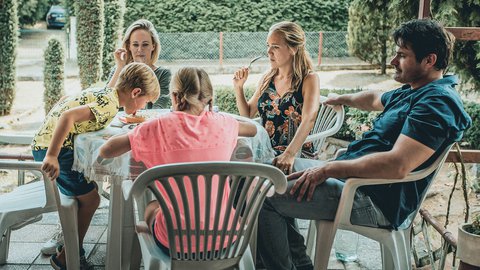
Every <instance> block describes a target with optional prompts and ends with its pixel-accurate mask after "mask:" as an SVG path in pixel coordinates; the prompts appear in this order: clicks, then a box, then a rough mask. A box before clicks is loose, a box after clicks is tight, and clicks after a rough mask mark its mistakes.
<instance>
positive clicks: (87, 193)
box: [32, 63, 160, 269]
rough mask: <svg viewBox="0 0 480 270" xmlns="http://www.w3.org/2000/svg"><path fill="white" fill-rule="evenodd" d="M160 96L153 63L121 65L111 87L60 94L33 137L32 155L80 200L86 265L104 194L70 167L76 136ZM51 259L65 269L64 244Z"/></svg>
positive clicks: (80, 229)
mask: <svg viewBox="0 0 480 270" xmlns="http://www.w3.org/2000/svg"><path fill="white" fill-rule="evenodd" d="M159 96H160V86H159V84H158V80H157V78H156V76H155V74H154V73H153V71H152V70H151V68H150V67H148V66H147V65H145V64H142V63H131V64H129V65H127V66H125V67H124V68H123V70H122V72H121V73H120V75H119V79H118V81H117V83H116V84H115V86H114V87H113V88H108V87H107V88H104V89H86V90H84V91H81V92H80V93H79V94H78V95H76V96H69V97H65V98H63V99H61V100H60V101H59V102H58V103H57V104H56V105H55V106H54V107H53V108H52V109H51V110H50V112H49V113H48V115H47V116H46V118H45V121H44V123H43V125H42V126H41V127H40V129H39V131H38V132H37V133H36V134H35V136H34V139H33V142H32V153H33V156H34V159H35V160H36V161H43V165H42V170H43V171H44V172H45V173H46V174H47V175H48V176H49V177H50V178H51V179H57V186H58V188H59V190H60V192H62V194H65V195H67V196H73V197H75V198H76V199H77V200H78V237H79V243H80V251H81V252H80V253H81V254H80V255H81V257H82V258H81V259H83V261H84V262H83V263H82V264H83V265H85V264H87V263H86V261H85V257H84V253H85V251H84V249H83V239H84V237H85V234H86V232H87V230H88V227H89V225H90V221H91V220H92V217H93V214H94V213H95V211H96V209H97V208H98V205H99V204H100V196H99V195H98V192H97V189H98V188H97V186H96V184H95V182H88V181H87V180H86V179H85V177H84V175H83V174H82V173H79V172H76V171H73V170H72V165H73V148H74V143H73V139H74V136H75V135H77V134H81V133H85V132H91V131H97V130H100V129H102V128H105V127H106V126H107V125H108V124H109V123H110V122H111V121H112V120H113V118H114V117H115V115H116V114H117V112H118V110H119V108H120V107H123V108H124V109H125V112H126V113H127V114H134V113H135V112H136V111H137V110H139V109H142V108H144V107H145V105H146V104H147V102H155V101H156V100H157V99H158V97H159ZM50 263H51V265H52V266H53V267H54V268H55V269H64V268H65V252H64V249H63V248H60V251H59V253H58V254H54V255H52V257H51V258H50Z"/></svg>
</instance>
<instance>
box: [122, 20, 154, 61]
mask: <svg viewBox="0 0 480 270" xmlns="http://www.w3.org/2000/svg"><path fill="white" fill-rule="evenodd" d="M139 29H141V30H145V31H147V32H148V33H150V36H151V37H152V43H153V45H154V46H155V49H154V50H153V52H152V55H151V59H150V62H151V63H146V64H148V65H150V66H153V65H154V64H155V62H157V60H158V56H159V55H160V50H161V47H160V39H159V38H158V32H157V30H155V27H154V26H153V23H151V22H150V21H149V20H145V19H140V20H138V21H135V22H133V23H132V24H131V25H130V26H129V27H128V28H127V31H125V36H124V37H123V41H122V47H123V48H124V49H126V50H127V51H128V52H129V53H127V63H131V62H133V57H132V52H131V51H130V36H131V35H132V33H133V32H134V31H135V30H139Z"/></svg>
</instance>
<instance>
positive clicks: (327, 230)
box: [313, 220, 337, 270]
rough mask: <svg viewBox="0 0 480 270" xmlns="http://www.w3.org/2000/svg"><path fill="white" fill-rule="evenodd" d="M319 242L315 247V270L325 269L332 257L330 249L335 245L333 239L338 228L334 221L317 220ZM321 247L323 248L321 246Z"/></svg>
mask: <svg viewBox="0 0 480 270" xmlns="http://www.w3.org/2000/svg"><path fill="white" fill-rule="evenodd" d="M315 225H316V227H317V243H316V247H318V248H315V249H316V251H315V263H314V265H313V266H314V269H315V270H325V269H327V267H328V260H329V259H330V251H331V249H332V245H333V239H334V238H335V233H336V231H337V228H336V227H335V226H334V223H333V221H326V220H317V221H316V224H315ZM320 247H321V248H320Z"/></svg>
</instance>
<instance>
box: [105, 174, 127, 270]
mask: <svg viewBox="0 0 480 270" xmlns="http://www.w3.org/2000/svg"><path fill="white" fill-rule="evenodd" d="M111 177H112V179H111V181H112V184H111V187H110V205H109V213H108V230H107V258H106V259H105V269H107V270H118V269H121V262H122V257H121V255H122V250H121V236H122V226H123V224H122V223H123V204H124V203H123V198H122V186H121V185H122V179H121V177H118V176H111Z"/></svg>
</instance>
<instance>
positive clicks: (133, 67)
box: [115, 62, 160, 102]
mask: <svg viewBox="0 0 480 270" xmlns="http://www.w3.org/2000/svg"><path fill="white" fill-rule="evenodd" d="M134 88H140V89H141V90H142V92H141V94H140V95H142V96H144V95H146V96H148V97H151V101H152V102H155V101H156V100H157V99H158V97H159V96H160V84H158V79H157V76H155V73H154V72H153V70H152V69H151V68H150V67H149V66H147V65H146V64H144V63H136V62H132V63H130V64H128V65H126V66H125V67H124V68H123V69H122V71H121V72H120V75H119V76H118V80H117V83H116V84H115V89H117V91H121V92H127V91H131V90H132V89H134Z"/></svg>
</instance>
